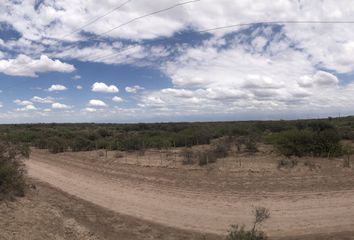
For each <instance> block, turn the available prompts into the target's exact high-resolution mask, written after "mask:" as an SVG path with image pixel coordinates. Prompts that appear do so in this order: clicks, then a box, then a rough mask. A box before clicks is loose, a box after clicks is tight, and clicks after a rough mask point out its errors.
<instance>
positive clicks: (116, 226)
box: [0, 179, 219, 240]
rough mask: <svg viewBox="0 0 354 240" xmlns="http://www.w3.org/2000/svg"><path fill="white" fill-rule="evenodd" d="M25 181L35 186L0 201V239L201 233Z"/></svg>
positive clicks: (174, 237) (174, 238) (96, 239)
mask: <svg viewBox="0 0 354 240" xmlns="http://www.w3.org/2000/svg"><path fill="white" fill-rule="evenodd" d="M28 182H30V183H31V184H32V185H35V186H36V189H30V190H29V191H28V193H27V194H26V197H24V198H20V199H18V200H17V201H15V202H10V203H8V204H7V205H5V204H0V240H117V239H122V240H123V239H124V240H136V239H142V240H145V239H157V240H159V239H160V240H165V239H167V240H183V239H198V240H199V239H202V237H203V235H202V234H199V233H194V232H189V231H182V230H178V229H174V228H168V227H166V226H162V225H159V224H155V223H151V222H147V221H141V220H139V219H136V218H134V217H130V216H125V215H122V214H118V213H115V212H112V211H110V210H108V209H105V208H103V207H100V206H98V205H95V204H92V203H90V202H87V201H85V200H83V199H80V198H77V197H75V196H72V195H70V194H67V193H65V192H63V191H61V190H59V189H57V188H54V187H52V186H50V185H49V184H46V183H43V182H39V181H37V180H33V179H29V180H28ZM206 237H207V239H214V240H215V239H219V237H218V236H212V235H206Z"/></svg>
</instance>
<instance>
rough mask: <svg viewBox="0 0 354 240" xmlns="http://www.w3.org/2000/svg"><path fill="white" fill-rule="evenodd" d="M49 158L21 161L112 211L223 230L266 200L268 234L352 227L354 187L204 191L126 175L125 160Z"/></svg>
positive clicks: (176, 224)
mask: <svg viewBox="0 0 354 240" xmlns="http://www.w3.org/2000/svg"><path fill="white" fill-rule="evenodd" d="M50 158H51V157H48V156H45V155H41V154H33V155H32V157H31V159H30V160H29V161H27V163H26V164H27V167H28V174H29V176H31V177H33V178H37V179H39V180H41V181H44V182H47V183H49V184H51V185H53V186H55V187H58V188H59V189H61V190H63V191H65V192H67V193H69V194H72V195H75V196H77V197H79V198H82V199H85V200H87V201H90V202H92V203H95V204H97V205H100V206H103V207H105V208H107V209H110V210H112V211H116V212H119V213H121V214H126V215H130V216H134V217H137V218H141V219H144V220H148V221H153V222H157V223H161V224H164V225H167V226H172V227H177V228H181V229H188V230H193V231H198V232H208V233H216V234H225V233H226V230H227V229H228V227H229V225H230V224H246V225H248V224H250V223H251V221H252V215H251V210H252V207H253V206H265V207H267V208H269V209H270V211H271V214H272V216H271V219H270V220H269V221H268V222H267V223H266V224H265V225H264V228H263V229H264V230H265V231H266V232H267V233H268V235H270V236H276V237H282V236H296V235H303V234H310V233H311V234H316V233H326V232H340V231H352V230H353V229H354V187H353V189H344V190H336V191H334V190H333V191H317V192H315V191H306V192H305V191H290V190H289V191H285V190H282V191H272V192H268V191H267V192H259V191H258V192H257V193H254V192H252V191H248V192H247V191H244V192H237V191H231V190H230V191H217V189H211V191H207V190H205V189H204V188H200V189H199V188H195V189H191V188H187V187H186V188H183V187H181V186H176V185H175V184H170V183H169V181H171V182H173V179H169V180H168V179H166V181H165V182H164V183H163V184H161V185H160V184H155V183H152V182H154V181H155V180H156V179H152V178H151V177H149V176H147V177H145V178H144V175H143V173H142V175H141V176H140V175H139V171H137V172H136V175H137V176H136V178H137V179H138V180H134V179H131V178H129V177H125V174H124V171H125V170H124V166H122V169H115V170H112V171H110V170H109V169H103V168H102V169H100V168H99V167H97V169H95V168H94V167H93V166H91V165H90V164H89V163H87V166H86V165H85V164H86V163H83V162H80V161H76V160H72V161H69V160H63V159H61V160H53V159H50ZM160 171H164V169H160ZM166 171H167V170H166ZM168 171H170V170H168ZM273 181H274V179H273Z"/></svg>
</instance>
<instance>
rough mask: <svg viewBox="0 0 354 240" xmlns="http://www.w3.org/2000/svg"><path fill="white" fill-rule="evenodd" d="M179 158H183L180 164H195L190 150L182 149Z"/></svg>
mask: <svg viewBox="0 0 354 240" xmlns="http://www.w3.org/2000/svg"><path fill="white" fill-rule="evenodd" d="M181 156H182V157H183V160H182V164H184V165H192V164H195V159H194V152H193V150H192V149H191V148H184V149H183V150H182V152H181Z"/></svg>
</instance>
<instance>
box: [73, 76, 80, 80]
mask: <svg viewBox="0 0 354 240" xmlns="http://www.w3.org/2000/svg"><path fill="white" fill-rule="evenodd" d="M71 79H73V80H79V79H81V76H80V75H75V76H73V77H72V78H71Z"/></svg>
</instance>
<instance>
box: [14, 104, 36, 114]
mask: <svg viewBox="0 0 354 240" xmlns="http://www.w3.org/2000/svg"><path fill="white" fill-rule="evenodd" d="M34 110H37V108H36V107H35V106H34V105H26V106H24V107H23V108H17V109H16V111H18V112H26V111H34Z"/></svg>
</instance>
